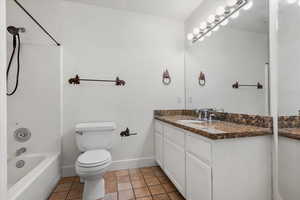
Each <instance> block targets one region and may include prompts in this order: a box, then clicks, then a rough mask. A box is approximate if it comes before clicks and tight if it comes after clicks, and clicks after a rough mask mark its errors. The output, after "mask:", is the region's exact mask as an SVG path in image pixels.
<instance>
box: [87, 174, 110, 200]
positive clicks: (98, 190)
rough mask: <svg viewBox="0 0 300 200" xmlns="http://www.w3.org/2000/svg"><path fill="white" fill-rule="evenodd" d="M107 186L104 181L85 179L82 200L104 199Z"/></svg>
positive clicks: (101, 179) (100, 179)
mask: <svg viewBox="0 0 300 200" xmlns="http://www.w3.org/2000/svg"><path fill="white" fill-rule="evenodd" d="M104 196H105V185H104V179H103V178H99V179H88V178H85V179H84V190H83V196H82V200H97V199H101V198H104Z"/></svg>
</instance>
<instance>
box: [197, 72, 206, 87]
mask: <svg viewBox="0 0 300 200" xmlns="http://www.w3.org/2000/svg"><path fill="white" fill-rule="evenodd" d="M198 83H199V85H200V86H202V87H203V86H205V85H206V78H205V74H204V73H203V72H200V75H199V78H198Z"/></svg>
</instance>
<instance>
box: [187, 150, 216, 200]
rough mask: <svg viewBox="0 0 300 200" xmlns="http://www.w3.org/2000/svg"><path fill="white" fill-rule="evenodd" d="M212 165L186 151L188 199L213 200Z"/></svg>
mask: <svg viewBox="0 0 300 200" xmlns="http://www.w3.org/2000/svg"><path fill="white" fill-rule="evenodd" d="M211 180H212V177H211V167H210V166H208V165H207V164H205V163H204V162H203V161H201V160H200V159H199V158H197V157H196V156H195V155H193V154H191V153H186V199H187V200H199V199H201V200H211V193H212V190H211Z"/></svg>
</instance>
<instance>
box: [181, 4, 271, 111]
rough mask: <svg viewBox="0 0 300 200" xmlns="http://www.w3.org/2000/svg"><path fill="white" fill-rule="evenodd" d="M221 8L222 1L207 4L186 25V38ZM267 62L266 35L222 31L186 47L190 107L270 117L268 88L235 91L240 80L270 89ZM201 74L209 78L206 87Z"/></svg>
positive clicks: (221, 29) (236, 30)
mask: <svg viewBox="0 0 300 200" xmlns="http://www.w3.org/2000/svg"><path fill="white" fill-rule="evenodd" d="M219 2H222V1H219ZM219 5H222V4H220V3H218V1H217V2H208V1H206V2H204V3H203V4H202V5H201V6H200V7H199V8H198V10H196V11H194V13H193V14H192V15H191V17H190V18H189V19H188V20H187V21H186V23H185V30H186V34H187V33H189V32H191V31H192V30H193V28H194V27H196V25H199V24H200V22H201V21H202V20H204V19H207V17H208V16H209V14H212V13H214V12H215V9H216V8H217V7H218V6H219ZM201 11H202V12H201ZM199 13H201V14H199ZM240 17H241V18H242V17H243V16H240ZM236 20H239V18H238V19H236ZM266 62H268V39H267V34H263V33H256V32H250V31H244V30H241V29H235V28H232V27H230V28H229V27H221V28H220V30H219V31H218V32H215V33H213V34H212V36H211V37H210V38H206V39H205V40H204V41H203V42H198V43H196V44H194V45H191V44H186V55H185V65H186V85H187V107H188V108H204V107H217V108H223V109H225V111H227V112H234V113H247V114H262V115H267V106H266V96H265V95H266V87H264V89H263V90H257V89H256V88H240V89H238V90H236V89H233V88H232V84H233V83H235V82H236V81H237V80H239V82H240V84H256V83H257V82H260V83H262V84H263V85H264V86H266V85H265V63H266ZM200 71H203V72H204V73H205V75H206V81H207V85H206V86H205V87H201V86H199V85H198V77H199V74H200Z"/></svg>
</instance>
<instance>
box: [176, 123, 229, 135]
mask: <svg viewBox="0 0 300 200" xmlns="http://www.w3.org/2000/svg"><path fill="white" fill-rule="evenodd" d="M177 122H178V123H181V124H184V125H186V126H189V127H192V128H196V129H200V130H203V131H206V132H209V133H211V134H222V133H224V132H223V131H221V130H217V129H215V128H214V127H211V126H210V125H212V124H210V123H214V122H219V120H211V121H201V120H178V121H177Z"/></svg>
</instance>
